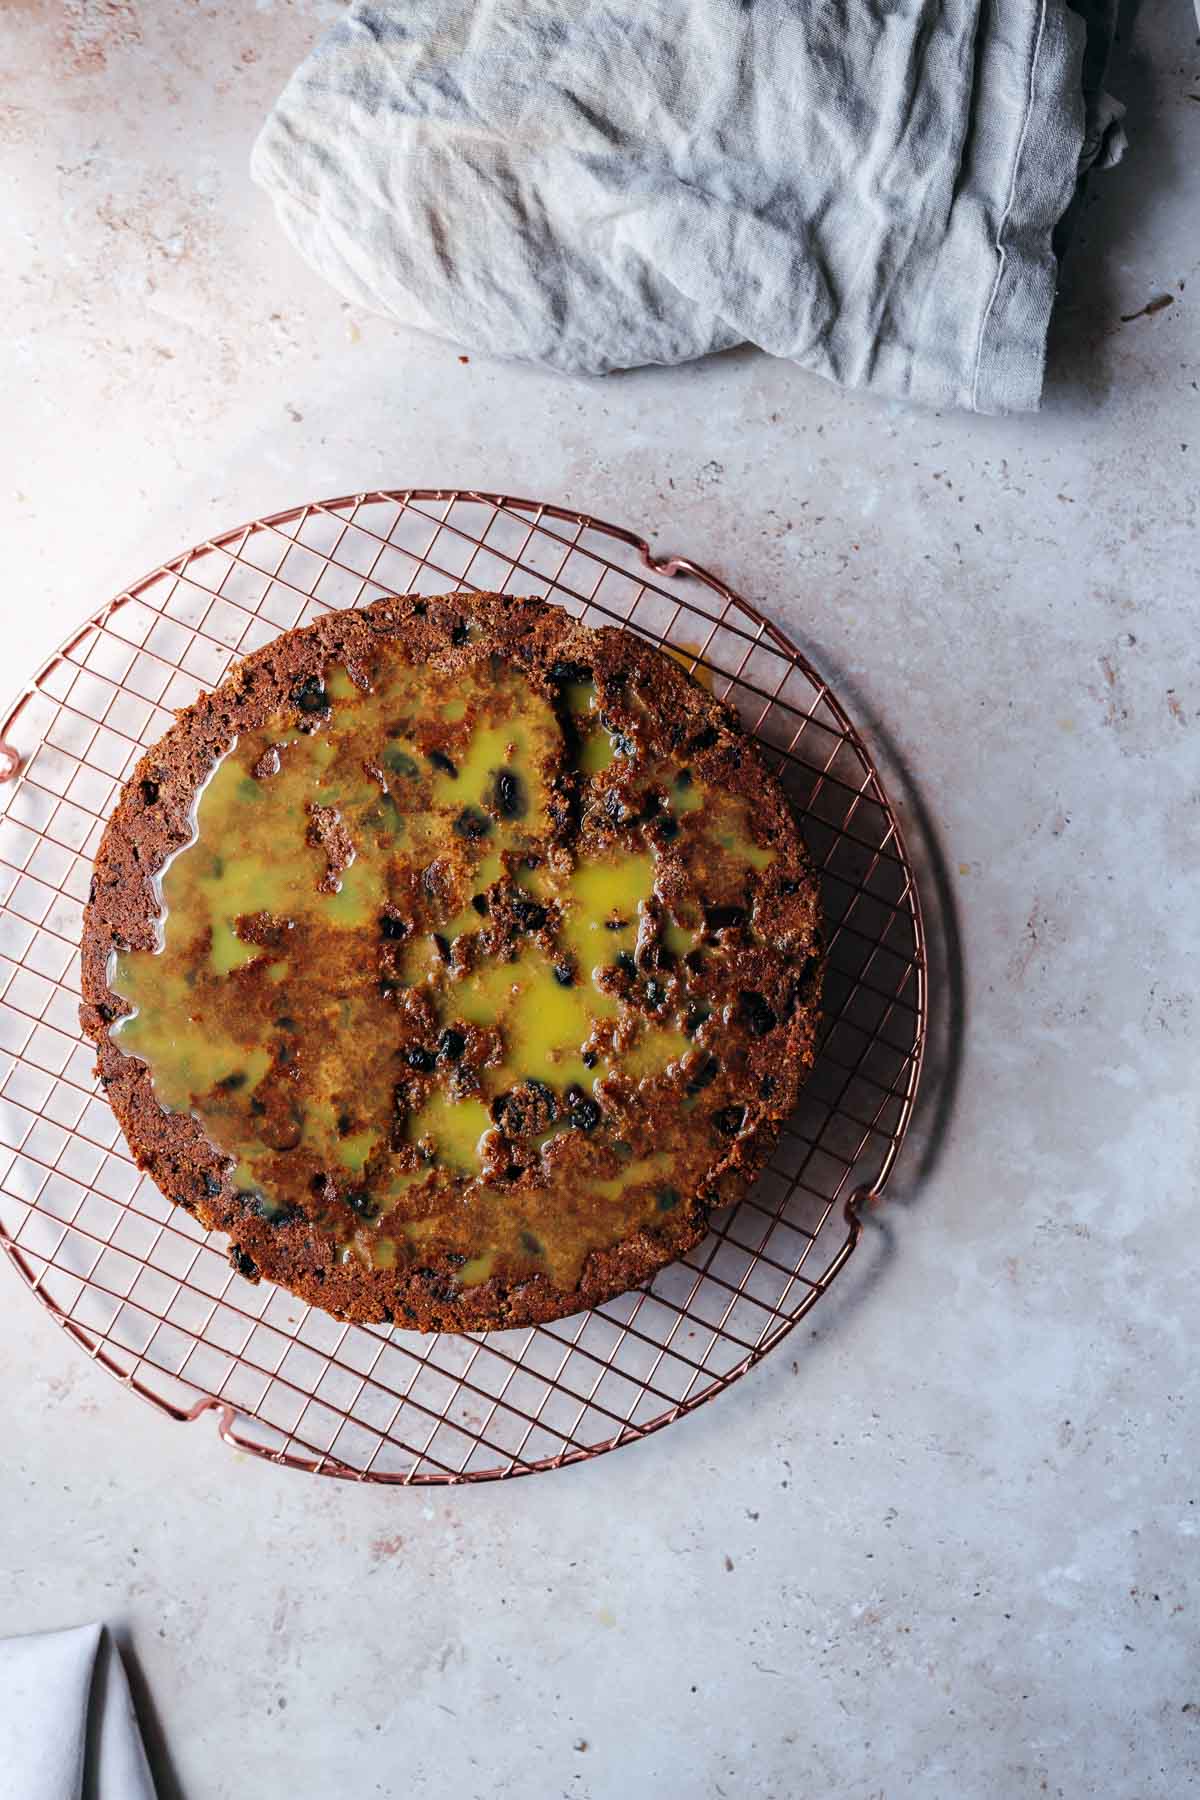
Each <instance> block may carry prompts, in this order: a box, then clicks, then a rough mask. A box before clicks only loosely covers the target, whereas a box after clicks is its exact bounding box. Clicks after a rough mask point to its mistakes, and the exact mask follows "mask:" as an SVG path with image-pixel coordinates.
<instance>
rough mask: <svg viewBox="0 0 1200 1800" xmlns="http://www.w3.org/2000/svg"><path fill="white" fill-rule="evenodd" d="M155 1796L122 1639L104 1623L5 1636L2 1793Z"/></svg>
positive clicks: (17, 1797)
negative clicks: (116, 1639)
mask: <svg viewBox="0 0 1200 1800" xmlns="http://www.w3.org/2000/svg"><path fill="white" fill-rule="evenodd" d="M84 1795H86V1796H88V1800H154V1783H153V1781H152V1780H151V1777H150V1769H149V1766H148V1764H147V1762H146V1752H145V1750H144V1749H143V1747H142V1738H141V1733H140V1732H139V1730H138V1723H137V1719H136V1718H135V1717H134V1711H133V1702H132V1700H131V1699H130V1697H129V1682H128V1680H127V1679H126V1675H125V1668H124V1665H123V1664H122V1662H121V1657H120V1654H119V1652H118V1651H117V1649H116V1647H115V1645H113V1644H112V1642H111V1640H110V1639H109V1637H108V1634H107V1633H106V1632H105V1630H104V1628H103V1626H101V1625H80V1626H78V1627H76V1628H75V1629H74V1630H71V1631H43V1632H39V1633H37V1634H36V1635H35V1636H33V1637H18V1638H5V1639H0V1800H81V1797H82V1796H84Z"/></svg>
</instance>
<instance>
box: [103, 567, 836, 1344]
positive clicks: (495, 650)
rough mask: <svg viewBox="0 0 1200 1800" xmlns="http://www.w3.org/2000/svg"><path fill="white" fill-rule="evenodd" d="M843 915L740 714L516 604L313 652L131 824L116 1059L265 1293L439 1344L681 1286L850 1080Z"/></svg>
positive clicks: (235, 675)
mask: <svg viewBox="0 0 1200 1800" xmlns="http://www.w3.org/2000/svg"><path fill="white" fill-rule="evenodd" d="M821 969H822V962H821V955H820V950H819V908H818V899H817V885H816V881H815V878H814V875H813V872H812V869H811V865H810V863H809V860H808V858H807V856H806V854H805V850H804V847H803V844H802V842H801V838H800V834H799V831H798V830H797V827H796V824H795V821H794V820H793V818H792V816H791V813H790V812H789V809H788V806H787V803H786V801H785V799H784V796H783V793H782V792H781V790H780V788H779V785H778V783H777V782H776V780H775V779H774V777H773V776H772V775H771V774H770V773H769V772H768V770H767V768H766V767H765V765H764V763H763V761H762V759H761V757H760V755H759V753H758V751H757V750H756V749H755V747H754V745H753V744H752V743H751V742H750V741H749V740H748V739H747V737H746V736H745V735H744V734H743V732H742V729H741V726H740V724H739V722H738V719H737V716H736V714H735V713H734V712H733V710H732V709H731V708H730V707H728V706H726V705H725V704H724V703H722V702H720V701H718V700H716V699H715V698H714V697H713V695H712V694H711V693H709V692H708V691H707V690H706V689H705V688H704V687H702V686H701V685H700V683H699V682H697V681H695V680H694V679H693V678H692V677H691V676H690V675H688V674H687V673H686V672H685V671H684V669H683V668H681V667H680V666H679V664H678V663H677V662H676V661H674V660H673V659H672V658H670V657H668V656H666V655H664V654H663V653H662V652H660V651H658V650H656V649H654V648H653V647H652V646H650V645H649V644H647V643H645V642H643V641H642V640H641V639H639V638H637V637H634V636H632V635H630V634H629V633H627V632H622V631H615V630H608V629H605V630H600V631H595V630H590V629H587V628H585V627H583V626H581V625H580V624H578V623H577V622H576V621H575V620H574V619H573V618H571V616H570V615H569V614H567V613H565V612H563V611H562V610H561V609H560V608H558V607H554V606H549V605H547V604H546V603H545V602H543V601H540V600H520V599H513V598H510V597H509V596H507V595H502V594H451V595H448V596H446V597H444V598H441V599H414V598H391V597H388V598H385V599H382V600H378V601H376V602H375V603H374V604H372V605H370V606H367V607H364V608H362V609H361V610H358V611H350V612H338V613H331V614H329V615H328V616H326V617H324V618H322V619H320V620H319V621H318V622H317V623H316V624H314V625H309V626H307V627H305V628H303V629H296V630H292V631H287V632H284V633H283V635H282V636H280V637H278V638H276V639H275V640H274V641H273V642H272V643H270V644H268V645H267V646H265V648H263V649H261V650H257V651H255V652H254V653H253V654H252V655H250V656H248V657H246V659H245V660H244V661H243V662H240V663H238V664H237V665H236V666H235V668H234V669H233V670H232V671H231V673H230V674H229V676H228V677H227V678H226V680H225V681H224V682H223V683H222V684H221V686H220V687H219V688H217V689H216V691H215V692H213V693H210V694H204V695H202V696H201V697H200V698H199V699H198V700H197V701H196V702H195V703H194V704H193V705H192V706H189V707H188V708H187V709H186V710H185V711H183V712H182V713H181V714H180V715H179V718H178V722H177V723H176V724H175V725H173V726H172V728H171V729H170V731H168V732H167V734H166V736H165V737H164V738H163V739H162V741H161V742H160V743H159V744H158V745H157V746H156V747H155V748H154V749H153V750H152V751H151V752H150V753H149V754H148V755H147V756H146V757H145V758H144V759H143V760H142V762H141V763H140V764H139V766H138V767H137V769H136V770H135V772H134V774H133V776H132V778H131V779H130V781H129V782H128V784H127V785H126V788H125V790H124V792H123V794H122V795H121V798H120V800H119V803H118V805H117V808H116V811H115V812H114V814H113V816H112V819H111V820H110V822H109V825H108V827H107V830H106V831H105V833H104V837H103V840H102V842H101V845H100V849H99V853H98V855H97V857H96V866H95V874H94V877H93V881H92V890H91V897H90V900H89V903H88V907H87V912H86V915H85V920H84V934H83V995H84V1004H83V1007H82V1010H81V1017H82V1022H83V1026H84V1029H85V1031H86V1032H87V1033H88V1035H89V1036H90V1037H92V1038H93V1039H94V1040H95V1042H96V1044H97V1046H98V1050H99V1064H98V1066H99V1074H100V1078H101V1081H102V1082H103V1084H104V1086H105V1088H106V1089H107V1092H108V1097H109V1099H110V1100H111V1102H112V1105H113V1108H114V1110H115V1112H116V1115H117V1117H118V1119H119V1120H120V1122H121V1125H122V1127H123V1129H124V1132H125V1135H126V1138H127V1139H128V1141H129V1146H130V1149H131V1150H132V1152H133V1155H134V1157H135V1158H136V1160H137V1162H138V1164H139V1166H140V1167H142V1168H144V1169H146V1170H148V1171H149V1173H150V1174H151V1175H152V1177H153V1178H154V1180H155V1181H156V1182H157V1184H158V1185H159V1187H160V1188H161V1189H162V1191H163V1193H164V1194H166V1195H167V1196H168V1197H169V1198H170V1199H171V1200H173V1201H175V1202H176V1203H177V1204H178V1205H180V1206H184V1207H186V1208H187V1209H188V1210H189V1211H191V1212H193V1213H194V1214H195V1215H196V1217H197V1218H198V1219H200V1220H201V1221H202V1222H203V1224H204V1225H206V1226H208V1227H211V1228H214V1229H216V1230H220V1231H223V1232H227V1233H228V1234H229V1237H230V1240H231V1250H230V1256H231V1260H232V1261H233V1263H234V1266H235V1267H236V1268H237V1269H239V1270H240V1271H241V1273H242V1274H243V1275H246V1276H248V1277H249V1278H250V1279H251V1280H255V1279H257V1278H258V1277H259V1275H265V1276H268V1277H269V1278H270V1279H271V1280H273V1281H277V1282H280V1283H281V1284H282V1285H283V1286H284V1287H286V1288H289V1289H291V1290H292V1291H293V1292H294V1293H296V1294H299V1295H301V1296H302V1297H303V1298H304V1299H305V1300H308V1301H311V1302H312V1303H313V1304H315V1305H318V1306H321V1307H323V1308H325V1309H326V1310H327V1311H328V1312H331V1313H334V1314H336V1315H337V1316H338V1317H340V1318H349V1319H360V1320H393V1321H395V1322H396V1323H398V1324H401V1325H404V1326H409V1327H412V1328H416V1329H418V1330H426V1331H429V1330H472V1329H481V1328H491V1327H500V1326H512V1325H522V1324H528V1323H531V1322H534V1321H537V1320H545V1319H553V1318H557V1317H560V1316H561V1315H563V1314H564V1313H569V1312H574V1311H576V1310H578V1309H579V1308H581V1307H585V1306H590V1305H594V1304H595V1303H597V1302H599V1301H601V1300H604V1299H607V1298H609V1297H611V1296H612V1295H614V1294H617V1293H620V1292H622V1291H623V1290H624V1289H626V1288H628V1287H631V1286H632V1285H634V1284H635V1283H637V1282H640V1281H642V1280H644V1279H646V1278H647V1277H649V1276H651V1275H652V1274H653V1273H654V1272H655V1271H656V1270H657V1269H659V1268H660V1267H662V1265H663V1264H665V1263H667V1262H669V1261H671V1260H672V1259H673V1258H675V1257H677V1256H678V1255H680V1254H681V1253H682V1252H683V1251H686V1250H687V1249H688V1248H690V1247H691V1246H692V1245H693V1244H695V1243H696V1242H697V1241H698V1240H699V1239H700V1238H701V1237H702V1235H703V1233H704V1231H705V1227H706V1221H707V1218H708V1214H709V1212H710V1210H711V1209H712V1208H713V1207H715V1206H718V1205H723V1204H726V1203H728V1202H731V1201H733V1200H735V1199H737V1198H738V1197H739V1196H740V1195H741V1194H742V1193H743V1192H744V1191H745V1189H746V1188H747V1186H748V1185H749V1183H750V1181H751V1180H752V1179H753V1178H754V1176H755V1175H756V1174H757V1173H758V1171H759V1170H760V1169H761V1167H762V1165H763V1163H764V1162H765V1160H766V1158H767V1156H768V1154H769V1153H770V1150H771V1148H772V1146H773V1145H774V1143H775V1141H776V1138H777V1136H778V1134H779V1130H780V1126H781V1124H782V1123H783V1121H784V1120H785V1119H786V1117H787V1115H788V1113H789V1112H790V1111H791V1109H792V1107H793V1105H794V1104H795V1100H796V1096H797V1091H798V1089H799V1087H800V1083H801V1082H802V1080H803V1078H804V1076H805V1074H806V1072H807V1070H808V1069H809V1067H810V1065H811V1063H812V1059H813V1049H814V1040H815V1034H816V1029H817V1022H818V1012H819V1000H820V984H821Z"/></svg>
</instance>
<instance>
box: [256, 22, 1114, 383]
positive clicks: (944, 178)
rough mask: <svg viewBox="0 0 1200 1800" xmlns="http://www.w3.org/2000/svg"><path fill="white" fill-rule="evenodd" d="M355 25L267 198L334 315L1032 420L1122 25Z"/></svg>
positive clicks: (274, 130)
mask: <svg viewBox="0 0 1200 1800" xmlns="http://www.w3.org/2000/svg"><path fill="white" fill-rule="evenodd" d="M1085 3H1086V4H1090V6H1091V8H1092V17H1091V19H1090V22H1089V23H1090V27H1091V45H1090V49H1089V55H1088V70H1087V71H1085V67H1084V56H1085V48H1088V35H1089V25H1088V24H1085V22H1084V20H1083V19H1082V18H1081V17H1080V16H1079V15H1078V13H1077V12H1076V11H1074V10H1072V9H1071V8H1070V7H1068V5H1067V4H1066V3H1065V0H938V3H936V4H935V3H934V0H895V4H887V3H886V0H859V3H858V4H855V3H854V0H404V3H402V4H401V3H399V0H394V3H392V4H374V5H373V4H367V3H366V0H359V3H358V4H355V5H353V6H351V7H350V8H349V10H348V12H347V15H346V17H345V18H344V19H343V20H342V21H340V22H339V23H338V24H337V25H335V26H334V27H333V29H332V30H331V31H330V32H329V33H328V35H327V36H326V37H325V39H324V40H323V41H322V42H321V43H320V44H318V46H317V48H316V49H315V50H314V51H313V53H312V55H311V56H310V57H309V58H308V60H307V61H306V62H305V63H303V64H302V66H301V67H300V69H299V70H298V71H297V72H296V74H295V75H294V76H293V78H292V80H291V82H290V83H289V85H288V87H287V88H286V89H285V91H284V93H283V95H282V97H281V98H280V100H279V101H278V103H277V105H276V107H275V109H274V111H273V112H272V114H271V116H270V118H269V119H268V120H267V123H266V125H265V126H264V128H263V131H262V133H261V135H260V137H259V140H258V142H257V144H256V146H255V149H254V155H253V162H252V170H253V174H254V177H255V179H256V180H257V181H258V182H260V183H261V185H262V186H263V187H264V188H265V189H266V190H267V191H268V193H269V194H270V195H271V196H272V198H273V199H274V202H275V206H276V208H277V211H278V214H279V217H280V219H281V220H282V223H283V225H284V228H285V229H286V231H287V232H288V233H289V234H290V236H291V237H292V239H293V240H294V242H295V243H296V245H297V246H298V248H299V249H300V250H301V251H302V253H303V254H304V255H305V256H306V257H307V258H308V260H309V261H310V262H311V263H312V264H313V265H314V266H315V267H316V268H317V269H318V270H320V271H321V272H322V273H323V274H324V275H325V276H326V277H327V278H328V279H329V280H330V281H331V282H332V283H333V284H334V285H335V286H336V287H337V288H339V289H340V290H341V292H342V293H343V294H345V295H346V296H347V297H348V298H349V299H350V300H351V301H353V302H355V303H356V304H358V305H361V306H364V307H366V308H369V309H373V310H376V311H379V312H383V313H387V314H390V315H391V316H392V317H393V318H395V319H397V320H400V321H401V322H402V323H404V324H406V325H411V326H416V327H419V328H421V329H424V330H427V331H431V332H435V333H437V334H438V335H439V336H442V337H448V338H451V339H453V340H455V341H457V342H459V343H461V344H463V345H466V346H467V347H469V348H472V349H475V350H479V351H483V352H486V353H491V354H495V355H501V356H509V357H516V358H520V359H522V360H525V361H529V362H534V363H541V364H545V365H548V366H550V367H553V368H556V369H560V370H563V371H566V372H569V373H572V374H598V373H603V372H606V371H608V370H612V369H618V368H630V367H633V366H635V365H637V364H641V363H678V362H682V361H684V360H686V359H687V358H689V357H695V356H700V355H703V354H705V353H706V352H708V351H712V350H721V349H725V348H727V347H729V346H730V345H733V344H739V343H743V342H748V343H751V344H757V345H759V346H760V347H761V348H762V349H764V350H767V351H770V352H771V353H772V354H773V355H775V356H782V357H788V358H790V359H791V360H792V361H793V362H796V363H800V364H802V365H803V366H804V367H806V368H809V369H813V370H816V371H817V372H818V373H820V374H822V375H825V376H828V377H830V378H832V379H833V380H835V381H838V382H841V383H843V384H844V385H846V386H848V387H861V388H870V389H873V390H875V391H876V392H878V393H881V394H886V395H890V396H893V397H899V398H904V399H909V400H916V401H919V402H922V403H925V404H927V405H933V406H944V405H952V406H959V407H967V408H973V409H976V410H978V411H981V412H1008V411H1020V410H1024V409H1028V408H1033V407H1036V405H1037V404H1038V400H1039V395H1040V391H1041V385H1042V369H1043V360H1044V354H1045V340H1046V331H1047V326H1048V323H1049V318H1050V311H1051V307H1052V305H1053V300H1054V289H1055V277H1056V267H1057V265H1056V258H1055V254H1054V250H1053V248H1052V235H1053V233H1054V230H1055V226H1056V224H1057V223H1058V221H1059V220H1060V218H1061V217H1062V215H1063V213H1064V212H1065V210H1066V208H1067V206H1068V204H1069V202H1070V201H1071V199H1072V197H1073V195H1074V193H1075V189H1076V184H1077V181H1078V179H1079V175H1080V172H1081V168H1083V167H1086V166H1087V164H1088V163H1089V162H1096V161H1100V162H1105V161H1112V160H1115V158H1116V156H1118V155H1119V154H1120V150H1121V147H1122V144H1123V137H1122V134H1121V126H1120V110H1121V109H1120V108H1119V107H1118V106H1115V104H1114V103H1113V102H1112V101H1111V100H1109V98H1108V96H1107V95H1105V94H1104V93H1103V91H1102V89H1101V88H1100V86H1099V80H1101V79H1102V77H1103V66H1104V62H1105V60H1106V58H1107V48H1108V39H1109V37H1110V36H1111V25H1112V19H1111V11H1112V7H1111V4H1110V3H1109V0H1079V4H1081V5H1082V4H1085Z"/></svg>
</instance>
